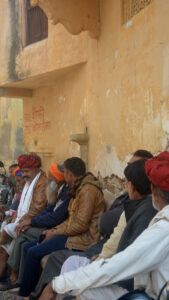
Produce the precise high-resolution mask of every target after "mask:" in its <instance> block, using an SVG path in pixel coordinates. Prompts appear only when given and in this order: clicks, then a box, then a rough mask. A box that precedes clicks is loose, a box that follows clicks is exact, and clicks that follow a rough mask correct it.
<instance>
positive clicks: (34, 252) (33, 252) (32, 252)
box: [27, 247, 39, 260]
mask: <svg viewBox="0 0 169 300" xmlns="http://www.w3.org/2000/svg"><path fill="white" fill-rule="evenodd" d="M34 258H35V259H36V258H39V251H38V249H37V247H31V248H29V249H28V251H27V259H28V260H30V259H31V260H33V259H34Z"/></svg>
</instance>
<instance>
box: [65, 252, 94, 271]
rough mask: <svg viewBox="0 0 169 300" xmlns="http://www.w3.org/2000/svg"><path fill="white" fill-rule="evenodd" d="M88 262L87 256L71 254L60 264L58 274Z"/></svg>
mask: <svg viewBox="0 0 169 300" xmlns="http://www.w3.org/2000/svg"><path fill="white" fill-rule="evenodd" d="M89 262H90V259H88V258H87V257H83V256H79V255H72V256H70V257H69V258H67V259H66V261H65V262H64V264H63V265H62V268H61V272H60V274H64V273H67V272H70V271H74V270H77V269H78V268H80V267H85V266H86V265H88V264H89Z"/></svg>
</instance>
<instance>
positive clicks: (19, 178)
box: [15, 176, 25, 191]
mask: <svg viewBox="0 0 169 300" xmlns="http://www.w3.org/2000/svg"><path fill="white" fill-rule="evenodd" d="M15 181H16V187H17V190H18V191H22V190H23V187H24V185H25V180H24V178H23V177H22V176H16V177H15Z"/></svg>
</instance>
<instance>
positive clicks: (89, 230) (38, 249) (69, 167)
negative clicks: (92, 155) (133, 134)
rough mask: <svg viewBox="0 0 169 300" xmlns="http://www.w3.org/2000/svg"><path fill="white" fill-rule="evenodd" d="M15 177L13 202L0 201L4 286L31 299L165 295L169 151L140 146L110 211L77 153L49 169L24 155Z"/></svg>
mask: <svg viewBox="0 0 169 300" xmlns="http://www.w3.org/2000/svg"><path fill="white" fill-rule="evenodd" d="M11 174H12V176H13V185H14V186H15V192H14V193H13V194H14V195H13V199H12V201H11V203H10V205H5V206H2V207H1V206H0V218H1V222H2V223H1V233H0V291H9V290H11V293H12V289H14V288H18V295H19V296H20V299H25V300H26V299H40V300H45V299H48V300H50V299H51V300H53V299H65V300H66V299H67V300H68V299H82V300H87V299H89V300H95V299H96V300H102V299H107V300H109V299H111V300H114V299H123V300H125V299H144V297H146V299H154V300H155V299H157V298H158V296H159V294H160V297H161V298H160V299H162V300H164V299H166V289H165V288H163V287H164V286H165V285H166V283H167V281H168V280H169V272H168V271H169V267H168V266H169V238H168V236H169V232H168V231H169V152H168V151H164V152H161V153H160V154H159V155H157V156H154V157H153V156H152V154H151V153H150V152H148V151H146V150H137V151H136V152H135V153H134V154H133V156H132V158H131V159H130V161H129V162H128V165H127V166H126V168H125V169H124V176H125V178H126V182H127V191H126V192H124V193H123V194H121V195H119V197H118V198H116V199H115V201H114V202H113V204H112V205H111V207H110V208H109V210H107V211H105V199H104V194H103V191H102V186H101V184H100V182H99V180H98V179H97V178H96V177H95V176H94V175H93V174H92V173H89V172H87V171H86V166H85V163H84V162H83V160H82V159H80V158H78V157H72V158H68V159H66V160H65V161H64V163H63V164H61V163H54V164H53V165H51V166H50V168H49V171H48V174H45V173H44V172H43V170H42V169H41V159H40V157H39V156H38V155H36V154H23V155H21V156H20V157H18V164H17V165H14V167H13V169H12V171H11ZM14 204H15V206H14ZM12 205H13V206H12ZM139 297H142V298H139Z"/></svg>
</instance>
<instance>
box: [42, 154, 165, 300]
mask: <svg viewBox="0 0 169 300" xmlns="http://www.w3.org/2000/svg"><path fill="white" fill-rule="evenodd" d="M145 169H146V174H147V176H148V178H149V179H150V181H151V183H152V185H151V188H152V195H153V204H154V206H155V208H156V209H158V210H159V212H158V214H157V215H156V216H155V217H154V219H153V220H152V221H151V223H150V225H149V227H148V228H147V229H146V230H145V231H144V232H143V233H142V234H141V235H140V236H139V237H138V238H137V239H136V240H135V242H134V243H133V244H132V245H130V246H129V247H128V248H126V249H125V250H124V251H122V252H120V253H118V254H116V255H114V256H113V257H112V258H110V259H101V260H99V261H95V262H93V263H91V264H90V265H88V266H86V267H84V268H83V267H82V268H79V269H78V270H76V271H72V272H68V273H65V274H63V275H61V276H58V277H56V278H54V279H53V281H52V284H50V285H48V286H47V287H46V288H45V290H44V292H43V294H42V296H41V297H40V300H44V299H55V297H56V293H58V294H64V293H67V292H71V293H72V294H74V295H78V297H77V299H82V300H87V299H88V300H89V299H90V300H102V299H106V300H115V299H118V298H119V297H121V296H122V295H124V294H126V293H127V291H126V290H124V289H121V288H119V287H118V285H116V282H118V281H120V280H125V279H129V278H132V277H134V281H135V288H136V289H141V290H142V289H143V290H144V291H145V292H146V293H147V294H148V295H149V296H150V297H151V298H153V299H157V297H158V294H159V292H160V290H161V288H162V287H163V285H164V284H165V283H166V282H167V281H168V280H169V152H168V151H165V152H162V153H160V154H159V155H158V156H156V157H154V158H152V159H149V160H148V161H147V162H146V164H145ZM130 188H132V186H131V184H130V182H128V189H129V194H130ZM113 284H114V285H113ZM45 297H46V298H45ZM52 297H53V298H52ZM161 299H162V300H166V292H165V290H164V291H163V293H162V296H161Z"/></svg>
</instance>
